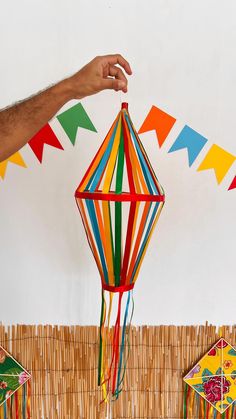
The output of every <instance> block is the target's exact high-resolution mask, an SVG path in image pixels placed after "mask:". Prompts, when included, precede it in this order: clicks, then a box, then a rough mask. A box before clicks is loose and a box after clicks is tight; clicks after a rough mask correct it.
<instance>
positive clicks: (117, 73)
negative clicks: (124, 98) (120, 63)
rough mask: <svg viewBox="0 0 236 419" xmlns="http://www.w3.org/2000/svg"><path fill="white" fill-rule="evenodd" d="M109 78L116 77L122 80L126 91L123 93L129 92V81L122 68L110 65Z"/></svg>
mask: <svg viewBox="0 0 236 419" xmlns="http://www.w3.org/2000/svg"><path fill="white" fill-rule="evenodd" d="M109 76H112V77H115V78H116V79H117V80H122V81H123V82H124V89H122V90H123V92H124V93H126V92H127V84H128V80H127V78H126V77H125V74H124V72H123V71H122V70H121V68H119V67H116V66H115V65H110V67H109Z"/></svg>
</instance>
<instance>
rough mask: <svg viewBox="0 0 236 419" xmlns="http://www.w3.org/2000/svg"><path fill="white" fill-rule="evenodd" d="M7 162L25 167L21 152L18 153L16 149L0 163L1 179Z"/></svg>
mask: <svg viewBox="0 0 236 419" xmlns="http://www.w3.org/2000/svg"><path fill="white" fill-rule="evenodd" d="M9 162H10V163H14V164H17V165H18V166H22V167H27V166H26V164H25V162H24V160H23V158H22V156H21V154H20V153H19V151H17V152H16V153H15V154H12V156H10V157H9V158H8V159H6V160H4V161H2V162H1V163H0V176H1V178H2V179H4V177H5V174H6V170H7V165H8V163H9Z"/></svg>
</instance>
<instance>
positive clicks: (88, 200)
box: [85, 199, 108, 284]
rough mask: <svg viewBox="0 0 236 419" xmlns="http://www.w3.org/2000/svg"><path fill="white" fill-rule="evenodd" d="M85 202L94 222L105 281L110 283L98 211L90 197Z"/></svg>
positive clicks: (94, 231) (92, 222)
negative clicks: (96, 211)
mask: <svg viewBox="0 0 236 419" xmlns="http://www.w3.org/2000/svg"><path fill="white" fill-rule="evenodd" d="M85 202H86V206H87V209H88V212H89V217H90V221H91V224H92V228H93V233H94V237H95V240H96V243H97V247H98V252H99V255H100V259H101V264H102V268H103V273H104V277H105V281H106V283H107V284H108V273H107V267H106V262H105V257H104V252H103V247H102V241H101V236H100V232H99V227H98V222H97V217H96V213H95V209H94V203H93V201H91V200H90V199H85Z"/></svg>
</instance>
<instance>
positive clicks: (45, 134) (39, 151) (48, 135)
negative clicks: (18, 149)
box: [28, 124, 64, 163]
mask: <svg viewBox="0 0 236 419" xmlns="http://www.w3.org/2000/svg"><path fill="white" fill-rule="evenodd" d="M28 144H29V146H30V147H31V148H32V150H33V152H34V154H35V155H36V157H37V159H38V160H39V161H40V163H42V159H43V147H44V144H48V145H51V146H52V147H56V148H59V149H60V150H64V149H63V147H62V145H61V143H60V142H59V140H58V138H57V137H56V135H55V133H54V131H53V130H52V128H51V127H50V125H49V124H47V125H45V126H44V127H43V128H42V129H41V130H40V131H39V132H37V134H35V136H34V137H32V138H31V140H30V141H29V142H28Z"/></svg>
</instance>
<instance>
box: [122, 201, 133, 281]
mask: <svg viewBox="0 0 236 419" xmlns="http://www.w3.org/2000/svg"><path fill="white" fill-rule="evenodd" d="M135 209H136V203H135V202H132V203H131V204H130V210H129V220H128V226H127V233H126V243H125V252H124V259H123V266H122V270H121V282H120V284H121V285H124V284H125V279H126V275H127V269H128V263H129V258H130V249H131V240H132V233H133V225H134V216H135Z"/></svg>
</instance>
